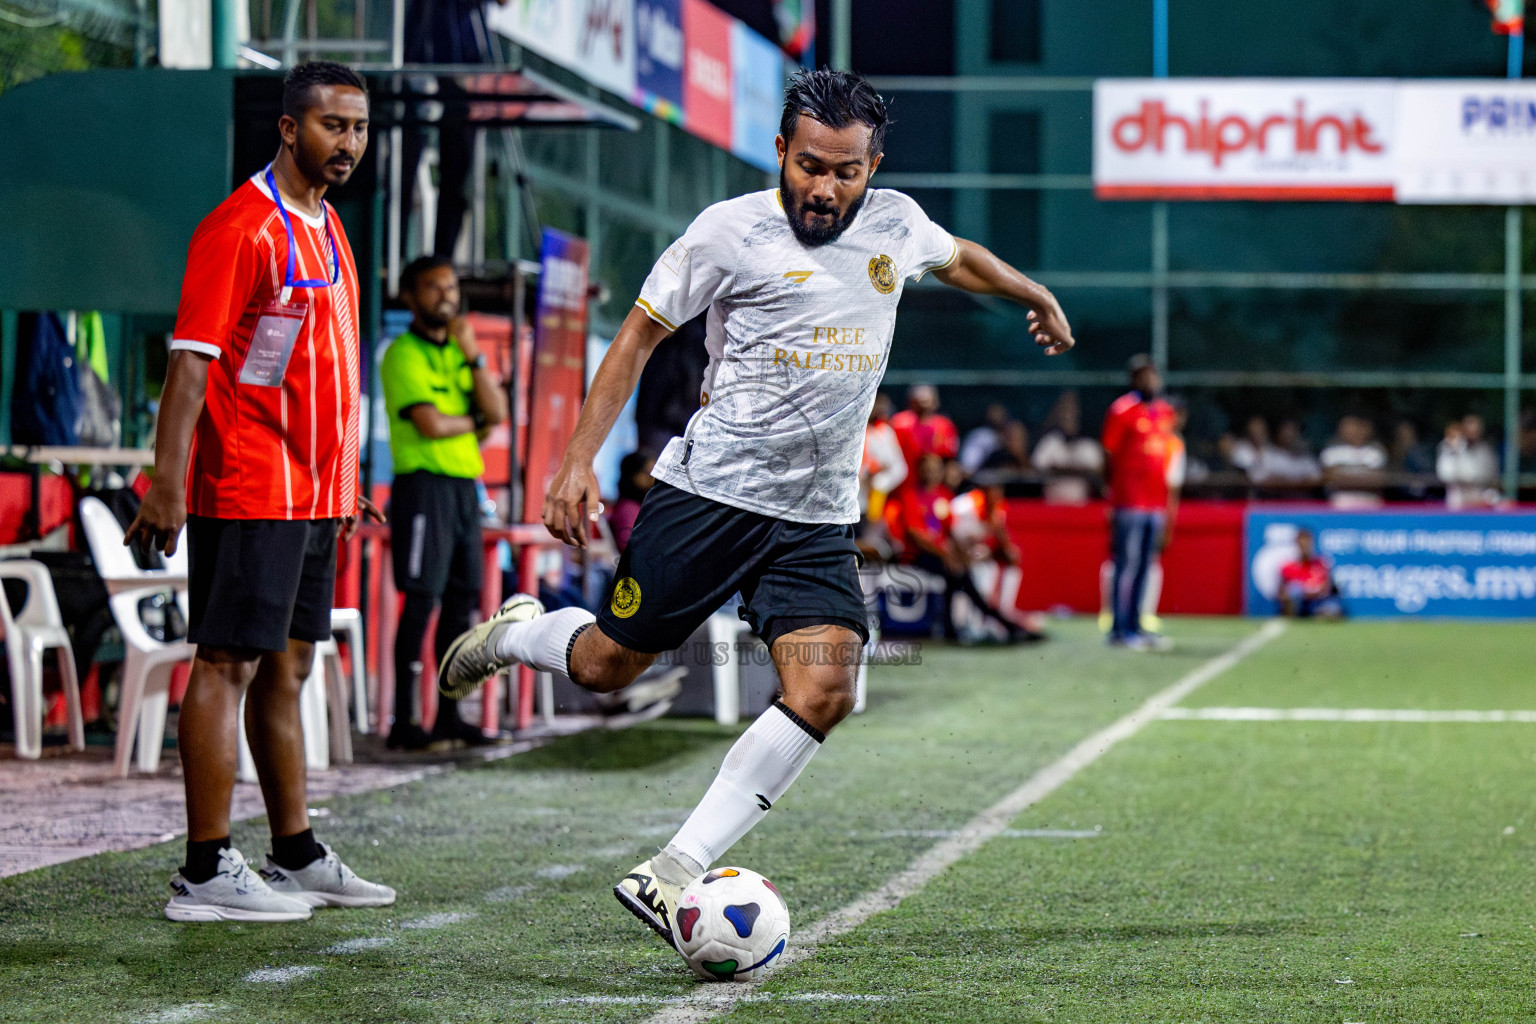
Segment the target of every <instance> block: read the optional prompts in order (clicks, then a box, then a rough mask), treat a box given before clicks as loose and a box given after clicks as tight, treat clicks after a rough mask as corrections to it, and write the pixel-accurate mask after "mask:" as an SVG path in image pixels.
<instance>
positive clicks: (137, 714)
mask: <svg viewBox="0 0 1536 1024" xmlns="http://www.w3.org/2000/svg"><path fill="white" fill-rule="evenodd" d="M80 525H81V527H82V528H83V529H84V531H85V541H86V544H87V545H88V546H89V547H90V549H91V558H92V559H93V560H94V561H95V563H96V571H97V572H98V573H100V574H101V578H102V580H103V581H104V582H105V583H106V585H107V593H108V594H109V595H110V597H109V600H108V604H109V605H110V607H111V609H112V619H113V621H114V622H116V623H117V628H118V631H119V632H121V633H122V634H123V648H124V657H123V678H122V696H121V697H120V698H119V701H118V709H117V750H116V754H115V756H114V758H113V769H114V771H115V772H116V773H117V775H118V776H120V777H126V776H127V775H128V759H129V756H130V755H131V754H132V753H133V747H134V742H135V739H137V742H138V766H139V770H140V771H146V772H152V771H154V770H155V769H157V768H158V767H159V766H160V746H161V743H162V741H163V740H164V739H165V716H166V712H167V710H168V708H169V704H170V685H171V669H172V668H174V667H175V666H176V665H177V664H180V663H181V662H187V661H191V660H192V655H193V653H194V651H195V648H194V647H193V645H192V644H189V643H187V642H186V641H185V640H171V641H163V640H156V639H155V638H154V637H152V636H150V635H149V631H148V630H147V629H145V628H144V622H143V620H141V619H140V618H139V602H140V601H141V600H143V599H144V598H146V597H152V596H154V595H155V594H158V593H164V592H165V591H166V590H174V591H175V593H176V600H177V603H178V604H179V605H181V607H182V610H183V612H185V610H186V600H187V597H186V588H187V577H186V568H185V567H186V555H185V546H186V536H185V532H183V536H182V537H180V538H179V539H178V542H177V545H176V548H177V552H178V555H177V556H175V557H173V558H171V559H169V560H168V561H167V568H165V569H158V570H157V569H140V568H139V567H138V565H137V564H135V563H134V560H133V555H132V554H131V553H130V552H129V551H128V549H127V548H126V547H124V546H123V527H122V524H121V523H119V522H118V521H117V517H116V516H114V515H113V514H112V511H111V510H110V509H109V508H107V506H106V505H105V504H103V503H102V501H101V500H100V499H99V498H93V497H89V496H87V497H85V498H82V499H80Z"/></svg>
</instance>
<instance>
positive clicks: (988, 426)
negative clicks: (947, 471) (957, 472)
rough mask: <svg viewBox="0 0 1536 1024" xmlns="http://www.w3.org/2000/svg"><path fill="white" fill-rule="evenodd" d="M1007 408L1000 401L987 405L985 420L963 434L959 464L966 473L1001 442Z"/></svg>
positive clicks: (982, 460) (985, 458)
mask: <svg viewBox="0 0 1536 1024" xmlns="http://www.w3.org/2000/svg"><path fill="white" fill-rule="evenodd" d="M1008 420H1009V416H1008V409H1007V408H1006V407H1005V406H1004V405H1003V404H1002V403H1001V402H993V403H992V404H991V405H989V406H987V415H986V421H985V422H984V423H982V425H981V426H979V427H977V428H976V429H975V430H972V431H971V432H970V433H969V434H966V435H965V443H964V444H962V445H961V446H960V464H961V465H963V466H964V467H965V471H966V472H967V473H974V472H976V471H977V470H978V469H980V468H981V464H982V463H983V462H985V461H986V460H987V456H988V455H991V454H992V453H993V452H995V451H997V449H998V448H999V447H1000V446H1001V445H1002V443H1003V428H1004V427H1006V426H1007V425H1008Z"/></svg>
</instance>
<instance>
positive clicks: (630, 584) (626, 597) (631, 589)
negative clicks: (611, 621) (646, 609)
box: [608, 576, 640, 619]
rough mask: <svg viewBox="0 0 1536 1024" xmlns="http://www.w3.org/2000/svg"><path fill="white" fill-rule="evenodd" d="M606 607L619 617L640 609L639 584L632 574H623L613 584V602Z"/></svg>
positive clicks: (625, 616)
mask: <svg viewBox="0 0 1536 1024" xmlns="http://www.w3.org/2000/svg"><path fill="white" fill-rule="evenodd" d="M608 607H609V610H610V611H612V612H613V614H615V615H617V616H618V617H619V618H621V619H627V618H629V617H630V616H631V615H633V614H635V612H637V611H639V610H640V584H638V583H636V582H635V578H634V577H633V576H625V577H624V578H623V579H621V580H619V582H617V583H615V584H614V585H613V602H612V603H611V604H610V605H609V606H608Z"/></svg>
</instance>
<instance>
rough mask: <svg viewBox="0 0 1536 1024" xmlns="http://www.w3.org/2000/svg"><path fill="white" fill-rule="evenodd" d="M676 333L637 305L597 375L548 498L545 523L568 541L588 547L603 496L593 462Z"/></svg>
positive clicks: (551, 485) (550, 530)
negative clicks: (643, 375) (655, 355)
mask: <svg viewBox="0 0 1536 1024" xmlns="http://www.w3.org/2000/svg"><path fill="white" fill-rule="evenodd" d="M671 333H672V331H671V329H670V328H667V327H663V326H662V325H661V324H659V323H657V322H656V321H655V320H652V319H651V318H650V317H649V316H647V315H646V314H645V312H644V310H642V309H640V308H639V307H638V306H637V307H635V308H634V309H631V310H630V311H629V316H627V317H625V318H624V325H623V326H622V327H620V328H619V333H618V334H617V335H616V336H615V337H614V339H613V344H612V345H611V346H609V348H608V354H607V355H605V356H603V362H602V364H601V365H600V366H598V368H597V374H596V375H595V376H594V377H593V378H592V387H591V389H590V390H589V391H588V392H587V400H586V402H585V404H583V405H582V407H581V417H580V418H579V419H578V420H577V421H576V431H575V433H574V434H572V435H571V443H570V446H569V447H567V448H566V449H565V458H563V459H562V460H561V461H560V469H559V471H558V472H556V473H555V478H554V479H553V480H551V481H550V484H549V492H548V493H547V494H545V496H544V526H545V527H546V528H547V529H548V530H549V532H550V533H552V534H554V535H555V536H556V537H558V538H559V539H560V540H562V541H564V542H565V543H567V544H574V545H575V546H576V547H579V548H580V547H586V546H587V524H586V520H595V519H596V518H597V501H598V496H599V495H598V487H597V476H596V474H594V473H593V472H592V460H593V459H594V458H595V457H596V456H597V450H598V449H599V448H601V447H602V446H603V439H604V438H606V437H607V436H608V431H610V430H612V429H613V423H614V421H615V420H617V419H618V418H619V413H620V411H622V410H623V408H624V403H626V402H628V401H629V396H630V395H632V394H634V393H635V385H637V384H639V383H640V371H641V370H644V369H645V361H646V360H647V359H649V358H650V357H651V353H652V352H653V351H655V349H656V346H657V345H659V344H661V342H662V340H663V339H665V338H666V337H667V335H669V334H671ZM583 506H585V508H586V514H585V516H583V514H582V507H583Z"/></svg>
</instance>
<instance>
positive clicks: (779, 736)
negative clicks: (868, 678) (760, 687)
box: [652, 702, 826, 877]
mask: <svg viewBox="0 0 1536 1024" xmlns="http://www.w3.org/2000/svg"><path fill="white" fill-rule="evenodd" d="M825 738H826V737H824V736H822V735H821V734H820V733H819V732H816V731H815V730H813V729H812V728H811V727H810V726H809V725H807V724H805V723H804V721H803V720H802V719H801V718H800V716H798V715H796V714H795V713H794V712H792V711H790V710H789V709H788V708H787V707H785V706H784V705H783V703H781V702H775V703H774V705H773V706H772V707H770V708H769V709H768V710H767V711H764V712H763V713H762V715H761V716H759V717H758V719H757V721H755V722H753V723H752V726H751V728H749V729H748V730H747V731H746V732H744V733H742V734H741V738H740V739H738V740H737V741H736V743H735V745H734V746H732V747H731V749H730V752H729V753H728V754H726V755H725V763H724V764H722V765H721V766H720V774H719V775H717V776H716V777H715V781H714V782H712V783H711V784H710V786H709V790H708V791H707V792H706V793H705V794H704V799H702V800H700V801H699V805H698V806H697V807H695V808H694V810H693V813H692V814H690V815H689V816H688V820H687V821H685V822H684V823H683V827H682V828H680V829H679V830H678V832H677V835H675V836H673V837H672V841H671V842H670V843H668V844H667V846H666V849H665V850H663V851H662V852H663V854H665V855H666V856H668V857H670V858H671V859H672V860H674V861H675V862H677V863H678V864H679V865H682V866H683V867H686V868H691V867H692V866H693V865H695V864H696V865H698V868H699V870H698V871H696V872H693V874H694V875H697V874H702V873H703V872H704V870H705V869H707V868H708V867H709V866H710V865H711V864H713V863H714V862H715V861H716V860H717V859H719V858H720V857H723V856H725V852H726V851H727V850H729V849H730V848H731V847H732V846H734V845H736V841H737V840H738V839H740V838H741V837H742V836H744V835H746V834H747V833H748V832H749V831H751V829H752V826H753V825H756V824H757V823H758V822H759V821H762V820H763V817H764V815H766V814H767V813H768V808H770V807H772V806H773V805H774V804H775V803H777V802H778V799H779V797H781V796H783V795H784V791H785V790H787V789H789V786H790V783H792V782H794V781H795V778H796V777H797V776H799V774H800V770H801V769H802V768H804V767H805V766H806V765H807V764H809V763H810V761H811V758H812V757H813V756H814V755H815V753H816V751H817V750H818V749H819V748H820V747H821V741H822V740H823V739H825ZM652 863H653V865H654V863H655V862H654V861H653V862H652ZM690 877H691V876H690Z"/></svg>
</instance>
